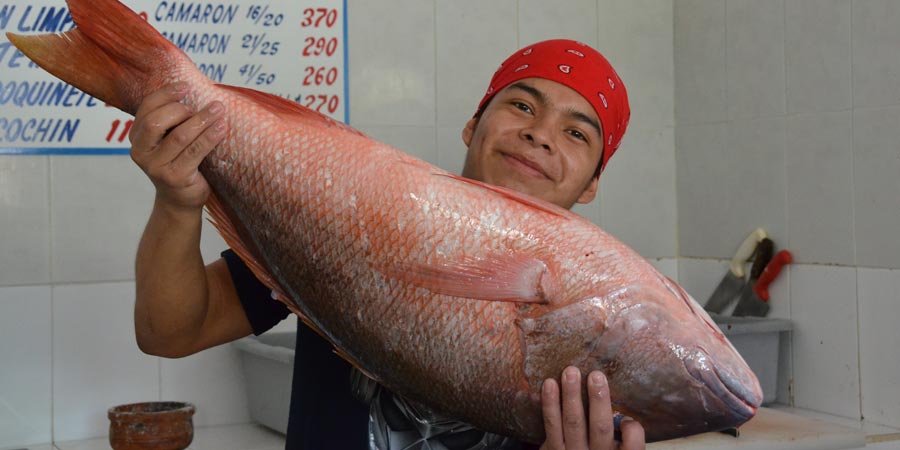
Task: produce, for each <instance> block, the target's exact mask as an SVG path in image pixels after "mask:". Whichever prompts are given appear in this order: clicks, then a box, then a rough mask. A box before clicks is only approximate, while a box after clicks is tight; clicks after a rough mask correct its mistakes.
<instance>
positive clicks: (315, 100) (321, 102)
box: [304, 94, 340, 114]
mask: <svg viewBox="0 0 900 450" xmlns="http://www.w3.org/2000/svg"><path fill="white" fill-rule="evenodd" d="M305 100H306V104H305V105H304V106H306V107H307V108H309V109H314V110H316V111H318V112H322V108H323V107H326V108H327V111H328V112H329V113H331V114H334V112H335V111H337V109H338V104H339V103H340V100H338V96H337V95H325V94H319V95H307V96H306V99H305Z"/></svg>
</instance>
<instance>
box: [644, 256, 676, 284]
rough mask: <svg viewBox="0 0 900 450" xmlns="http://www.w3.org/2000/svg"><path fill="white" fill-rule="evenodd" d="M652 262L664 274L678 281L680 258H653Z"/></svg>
mask: <svg viewBox="0 0 900 450" xmlns="http://www.w3.org/2000/svg"><path fill="white" fill-rule="evenodd" d="M649 261H650V264H653V267H656V270H659V271H660V273H662V274H663V275H665V276H667V277H669V278H671V279H672V280H675V282H676V283H677V282H678V259H676V258H652V259H649Z"/></svg>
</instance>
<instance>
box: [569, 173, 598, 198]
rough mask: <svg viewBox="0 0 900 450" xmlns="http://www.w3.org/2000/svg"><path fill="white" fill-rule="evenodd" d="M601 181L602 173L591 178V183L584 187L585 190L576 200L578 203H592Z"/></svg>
mask: <svg viewBox="0 0 900 450" xmlns="http://www.w3.org/2000/svg"><path fill="white" fill-rule="evenodd" d="M599 183H600V175H597V176H595V177H593V178H591V182H590V184H588V185H587V187H586V188H584V192H582V193H581V195H580V196H579V197H578V200H575V202H576V203H590V202H591V200H593V199H594V197H596V196H597V187H598V184H599Z"/></svg>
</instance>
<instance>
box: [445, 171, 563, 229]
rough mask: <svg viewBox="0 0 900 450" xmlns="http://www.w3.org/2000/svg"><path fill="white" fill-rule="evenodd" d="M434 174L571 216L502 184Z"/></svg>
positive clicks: (553, 213)
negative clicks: (497, 184)
mask: <svg viewBox="0 0 900 450" xmlns="http://www.w3.org/2000/svg"><path fill="white" fill-rule="evenodd" d="M434 175H437V176H442V177H448V178H452V179H454V180H456V181H460V182H463V183H467V184H471V185H475V186H478V187H481V188H484V189H487V190H489V191H493V192H496V193H497V194H500V195H501V196H503V197H506V198H508V199H510V200H514V201H516V202H519V203H522V204H524V205H527V206H530V207H532V208H535V209H538V210H540V211H543V212H545V213H549V214H552V215H554V216H557V217H565V218H569V217H571V214H572V213H571V212H570V211H569V210H567V209H565V208H562V207H560V206H557V205H554V204H553V203H550V202H548V201H545V200H541V199H539V198H537V197H532V196H530V195H527V194H523V193H521V192H519V191H514V190H512V189H509V188H505V187H502V186H494V185H492V184H487V183H484V182H481V181H477V180H472V179H469V178H465V177H461V176H459V175H454V174H452V173H435V174H434Z"/></svg>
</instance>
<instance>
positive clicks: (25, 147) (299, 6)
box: [0, 0, 347, 154]
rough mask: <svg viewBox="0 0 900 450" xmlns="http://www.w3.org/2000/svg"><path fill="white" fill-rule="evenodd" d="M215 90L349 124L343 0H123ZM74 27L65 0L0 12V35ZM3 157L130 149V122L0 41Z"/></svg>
mask: <svg viewBox="0 0 900 450" xmlns="http://www.w3.org/2000/svg"><path fill="white" fill-rule="evenodd" d="M124 3H125V4H126V6H128V7H129V8H131V9H132V10H134V11H135V12H136V13H138V15H139V16H140V17H141V18H142V19H143V20H146V21H148V22H149V23H150V24H151V25H153V26H154V27H155V28H156V29H157V30H159V31H160V33H161V34H162V35H163V36H164V37H165V38H166V39H168V40H169V41H171V42H172V43H174V44H175V45H176V46H178V47H179V48H180V49H181V50H182V51H184V52H185V53H186V54H187V55H188V56H189V57H190V58H191V60H192V61H193V62H194V63H195V64H196V66H197V68H198V69H199V70H200V71H202V72H203V73H204V74H205V75H206V76H208V77H209V78H211V79H212V80H214V81H215V82H218V83H224V84H230V85H235V86H242V87H246V88H250V89H256V90H259V91H263V92H268V93H271V94H274V95H277V96H280V97H283V98H285V99H289V100H291V101H295V102H297V103H299V104H302V105H304V106H306V107H308V108H310V109H313V110H315V111H318V112H320V113H322V114H325V115H328V116H330V117H332V118H334V119H336V120H340V121H346V117H347V98H346V95H347V73H346V67H345V66H346V57H347V48H346V29H345V25H346V20H345V14H346V3H345V0H315V1H312V0H310V1H290V2H288V1H278V0H270V1H268V2H267V1H261V0H232V1H229V2H224V3H213V2H176V1H152V2H151V1H149V0H125V1H124ZM73 27H74V23H73V22H72V18H71V16H70V15H69V11H68V9H67V7H66V5H65V3H64V2H63V1H62V0H52V1H51V0H13V1H12V2H7V3H4V4H3V5H0V31H2V32H13V33H19V34H34V33H57V32H65V31H68V30H71V29H72V28H73ZM0 66H2V67H3V70H2V72H0V154H2V153H25V154H28V153H35V154H82V153H90V154H97V153H99V154H103V153H124V152H127V148H123V147H127V146H128V145H129V143H128V133H129V131H130V128H131V126H132V124H133V120H132V118H131V117H130V116H129V115H127V114H125V113H123V112H121V111H118V110H116V109H115V108H111V107H109V106H108V105H104V104H103V102H101V101H99V100H97V99H94V98H92V97H91V96H89V95H87V94H85V93H83V92H81V91H80V90H78V89H76V88H74V87H72V86H69V85H67V84H66V83H63V82H62V81H60V80H58V79H56V78H55V77H53V76H52V75H50V74H48V73H46V72H45V71H44V70H43V69H41V68H39V67H37V66H36V65H35V64H33V63H31V62H30V61H29V60H28V59H27V58H26V57H24V55H22V54H21V53H20V52H19V51H18V50H17V49H16V48H15V47H13V46H12V45H11V44H10V43H9V42H8V41H7V40H6V37H5V35H0Z"/></svg>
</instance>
